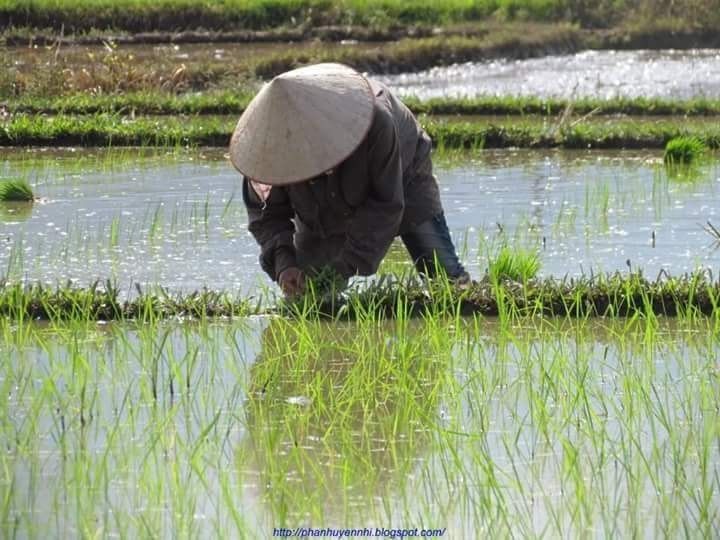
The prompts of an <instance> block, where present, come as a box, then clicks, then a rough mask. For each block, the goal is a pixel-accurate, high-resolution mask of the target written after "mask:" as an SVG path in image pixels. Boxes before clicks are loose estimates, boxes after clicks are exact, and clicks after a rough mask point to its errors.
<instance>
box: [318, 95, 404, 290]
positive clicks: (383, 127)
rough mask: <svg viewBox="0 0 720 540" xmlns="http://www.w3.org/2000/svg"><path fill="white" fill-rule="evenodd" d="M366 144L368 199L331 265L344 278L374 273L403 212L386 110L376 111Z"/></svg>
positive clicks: (395, 144) (395, 142) (394, 138)
mask: <svg viewBox="0 0 720 540" xmlns="http://www.w3.org/2000/svg"><path fill="white" fill-rule="evenodd" d="M367 143H368V164H367V166H368V174H369V177H370V178H369V183H370V185H369V192H368V197H367V200H365V202H364V203H363V204H362V205H361V206H359V207H358V208H357V209H356V210H355V214H354V216H353V219H352V223H351V225H350V228H349V231H348V234H347V239H346V241H345V245H344V246H343V249H342V251H341V253H340V254H339V256H338V257H337V258H336V259H335V260H333V261H332V263H331V266H332V267H333V268H334V269H335V270H336V271H337V272H338V273H339V274H340V275H341V276H342V277H344V278H348V277H350V276H353V275H355V274H360V275H363V276H368V275H371V274H374V273H375V272H376V271H377V269H378V266H379V265H380V262H381V261H382V259H383V257H384V256H385V254H386V253H387V250H388V248H389V247H390V244H391V243H392V241H393V238H395V236H397V234H398V231H399V228H400V222H401V221H402V217H403V211H404V209H405V206H404V204H405V203H404V193H403V175H402V160H401V158H400V141H399V139H398V134H397V129H396V127H395V123H394V122H393V118H392V115H391V113H390V112H389V111H387V110H386V109H384V108H377V109H376V111H375V116H374V119H373V123H372V126H371V127H370V131H369V133H368V138H367Z"/></svg>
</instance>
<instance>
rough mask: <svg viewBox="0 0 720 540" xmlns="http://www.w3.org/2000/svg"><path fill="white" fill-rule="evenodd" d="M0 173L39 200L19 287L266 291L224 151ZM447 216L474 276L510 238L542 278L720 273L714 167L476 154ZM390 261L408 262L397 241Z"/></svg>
mask: <svg viewBox="0 0 720 540" xmlns="http://www.w3.org/2000/svg"><path fill="white" fill-rule="evenodd" d="M4 155H5V157H4V161H3V162H2V164H1V165H0V174H2V175H7V176H18V175H19V176H25V177H28V178H29V180H30V181H31V183H33V184H34V186H35V190H36V192H37V194H38V196H40V197H41V198H42V200H41V201H40V202H38V203H36V204H34V205H33V206H32V207H28V206H17V205H12V206H8V205H3V206H2V207H0V231H1V235H0V238H1V240H0V242H1V243H0V268H2V269H3V273H9V274H10V275H11V276H12V277H14V278H16V279H24V280H28V281H36V280H39V281H43V282H47V283H56V282H58V281H60V282H63V281H66V280H71V281H73V282H76V283H78V284H81V285H87V284H89V283H91V282H93V281H95V280H97V279H100V280H105V279H114V280H116V281H117V282H118V283H119V285H120V288H121V289H123V290H131V289H132V285H133V284H134V283H140V284H143V285H145V284H153V285H155V284H159V285H162V286H164V287H167V288H169V289H171V290H186V291H187V290H194V289H197V288H200V287H210V288H213V289H226V290H233V291H240V292H244V293H247V292H257V291H258V290H259V288H261V287H264V286H267V285H270V282H269V280H268V279H267V278H266V276H265V275H264V274H263V273H262V272H261V271H260V268H259V265H258V263H257V257H258V253H259V249H258V247H257V245H256V244H255V241H254V239H253V238H252V236H251V235H250V233H249V232H248V230H247V214H246V211H245V208H244V205H243V203H242V200H241V196H240V182H239V180H240V177H239V175H238V174H237V173H236V172H235V170H234V169H233V168H232V166H231V165H230V163H229V162H228V161H227V158H226V156H225V155H224V151H223V150H222V149H205V150H200V151H182V150H180V151H172V152H166V151H143V150H135V149H124V150H111V151H108V150H72V149H66V150H54V151H43V150H32V151H23V150H7V151H6V152H5V154H4ZM436 162H437V163H436V173H437V177H438V181H439V183H440V188H441V194H442V199H443V204H444V208H445V212H446V215H447V220H448V223H449V225H450V228H451V231H452V233H453V235H454V238H455V241H456V244H457V246H458V249H459V250H460V252H461V254H462V258H463V261H464V262H465V263H466V265H467V266H468V268H469V269H470V271H471V273H472V274H473V275H475V276H477V277H479V276H481V275H482V273H483V272H484V270H485V268H486V267H487V261H488V257H492V256H493V254H494V253H495V252H496V251H497V250H498V249H499V248H500V247H501V246H502V245H504V244H507V245H510V246H519V247H524V248H526V249H530V250H533V251H536V252H537V253H538V254H539V255H540V258H541V261H542V269H541V273H542V274H543V275H545V276H565V275H580V274H587V273H589V272H615V271H621V272H624V271H627V270H628V267H629V266H630V267H632V268H633V269H643V270H644V271H645V272H646V274H647V275H649V276H652V277H654V276H656V275H657V274H658V273H659V272H660V271H661V270H664V271H666V272H668V273H670V274H675V275H677V274H682V273H685V272H689V271H692V270H694V269H696V268H698V267H710V268H716V267H717V263H718V261H719V260H720V259H719V257H720V251H718V250H717V249H715V247H716V246H714V245H713V238H712V237H711V236H710V235H709V234H708V233H707V232H706V231H705V230H703V226H704V225H705V224H706V222H707V221H710V222H711V223H713V224H714V225H715V226H716V227H717V226H718V225H720V215H719V212H720V210H719V209H720V169H719V168H718V166H717V162H714V161H711V162H710V163H708V164H706V165H703V166H699V167H697V168H696V169H694V170H693V171H691V172H689V173H687V174H685V173H683V174H670V175H669V174H668V171H666V169H665V168H664V167H663V165H662V163H661V160H660V156H659V154H658V153H657V152H589V151H588V152H582V151H580V152H578V151H550V150H549V151H526V150H522V151H520V150H500V151H479V152H475V153H473V154H464V155H461V156H458V157H456V158H452V159H436ZM391 260H393V261H394V262H395V263H400V264H407V265H409V263H410V261H409V258H408V257H407V255H406V254H405V253H404V250H403V248H402V247H401V245H400V244H399V242H398V245H397V246H394V247H393V249H392V256H391Z"/></svg>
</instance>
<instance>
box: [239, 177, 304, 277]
mask: <svg viewBox="0 0 720 540" xmlns="http://www.w3.org/2000/svg"><path fill="white" fill-rule="evenodd" d="M243 201H244V202H245V206H246V208H247V212H248V230H249V231H250V233H251V234H252V235H253V237H254V238H255V240H256V241H257V243H258V244H259V245H260V266H261V267H262V269H263V270H264V271H265V272H266V273H267V274H268V275H269V276H270V278H271V279H273V280H275V281H277V278H278V276H279V275H280V273H281V272H282V271H283V270H285V269H286V268H289V267H291V266H296V265H297V262H296V259H295V247H294V245H293V236H294V234H295V225H294V223H293V222H292V218H293V216H294V214H295V213H294V211H293V209H292V206H291V205H290V198H289V197H288V194H287V191H286V190H285V189H284V188H282V187H279V186H274V187H273V188H272V189H271V190H270V196H269V197H268V199H267V200H266V201H265V203H263V202H262V201H261V200H260V198H259V197H258V196H257V194H256V193H255V190H253V189H252V187H250V182H249V181H248V179H247V178H244V179H243Z"/></svg>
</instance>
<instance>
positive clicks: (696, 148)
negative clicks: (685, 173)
mask: <svg viewBox="0 0 720 540" xmlns="http://www.w3.org/2000/svg"><path fill="white" fill-rule="evenodd" d="M707 149H708V148H707V146H706V144H705V143H704V142H703V141H702V139H700V138H699V137H676V138H674V139H671V140H670V141H668V143H667V145H666V146H665V155H664V158H663V159H664V161H665V163H666V164H667V165H690V164H692V163H696V162H697V161H698V160H699V159H701V158H702V157H703V156H704V155H705V153H706V152H707Z"/></svg>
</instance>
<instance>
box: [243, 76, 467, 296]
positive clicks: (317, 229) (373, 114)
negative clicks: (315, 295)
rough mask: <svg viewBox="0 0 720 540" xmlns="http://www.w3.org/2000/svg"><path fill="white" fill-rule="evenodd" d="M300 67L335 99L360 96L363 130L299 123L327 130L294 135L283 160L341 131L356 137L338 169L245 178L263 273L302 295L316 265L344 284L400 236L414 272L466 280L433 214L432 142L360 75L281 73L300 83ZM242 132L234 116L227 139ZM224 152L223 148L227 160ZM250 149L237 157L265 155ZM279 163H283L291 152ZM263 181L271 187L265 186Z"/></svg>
mask: <svg viewBox="0 0 720 540" xmlns="http://www.w3.org/2000/svg"><path fill="white" fill-rule="evenodd" d="M302 69H306V70H308V72H310V73H311V74H312V76H317V70H318V69H320V70H321V71H320V72H321V73H324V74H325V75H327V76H328V77H329V78H330V81H331V82H330V83H329V85H328V86H329V87H331V90H336V91H338V92H339V93H340V94H350V93H351V92H356V93H358V94H359V93H360V92H363V93H367V94H368V95H369V97H370V99H371V107H366V108H365V109H364V111H363V117H362V120H363V121H364V122H366V123H367V124H368V125H369V127H368V128H367V129H366V130H362V132H361V130H359V129H358V126H356V125H354V124H352V123H350V122H351V121H352V120H354V118H352V117H348V118H343V116H344V114H343V113H342V112H338V113H337V115H338V120H337V122H336V123H333V122H332V120H331V119H328V118H317V119H314V118H308V119H307V123H308V124H309V127H311V126H312V125H313V124H318V123H319V124H323V125H325V126H326V129H325V130H315V131H313V132H312V133H307V134H306V133H304V132H303V133H302V135H301V136H302V137H303V138H304V139H305V140H306V142H305V144H304V145H302V144H301V145H296V144H295V141H294V140H293V142H292V143H291V145H290V152H289V154H293V150H294V152H295V153H296V154H297V152H298V149H297V148H294V147H296V146H299V147H300V148H301V151H302V150H303V149H304V148H303V146H304V147H310V146H312V145H323V144H327V145H330V146H332V144H333V141H332V140H331V137H332V136H333V134H334V133H335V132H339V130H343V129H348V130H354V131H355V133H356V134H355V137H356V139H357V141H356V143H353V145H354V148H353V149H352V151H351V152H350V154H349V155H341V153H340V152H337V153H336V154H337V155H336V156H335V157H336V160H337V164H334V165H333V166H332V167H328V168H324V167H325V165H323V164H319V165H318V166H317V167H320V168H319V169H318V170H316V172H315V174H313V175H312V176H310V177H309V178H299V177H298V179H296V178H290V179H289V180H288V181H284V182H282V181H280V182H279V181H277V180H274V179H270V181H268V179H266V178H263V176H262V174H261V173H262V171H260V174H259V175H255V176H249V175H247V174H245V175H244V176H245V178H244V186H243V194H244V200H245V203H246V205H247V208H248V215H249V226H248V227H249V230H250V231H251V232H252V234H253V235H254V236H255V238H256V239H257V241H258V243H259V244H260V246H261V248H262V253H261V255H260V262H261V265H262V267H263V269H264V270H265V271H266V272H267V273H268V275H270V277H271V278H272V279H276V280H277V281H278V282H279V283H280V285H281V287H282V288H283V290H284V291H285V292H286V293H289V294H293V293H296V292H298V290H299V289H301V288H302V286H301V285H302V283H303V281H304V275H305V274H306V273H310V274H311V275H315V274H317V273H319V272H320V271H322V270H323V269H325V268H330V269H331V270H332V271H334V272H335V273H336V274H338V275H339V277H340V278H342V279H343V280H347V278H349V277H350V276H352V275H356V274H359V275H371V274H373V273H375V272H376V271H377V268H378V266H379V264H380V262H381V260H382V258H383V257H384V256H385V254H386V252H387V249H388V248H389V246H390V243H391V242H392V240H393V238H394V237H395V236H397V235H400V236H401V237H402V239H403V241H404V243H405V245H406V246H407V248H408V251H409V252H410V254H411V256H412V257H413V260H414V261H415V263H416V266H417V268H418V270H419V271H421V272H423V273H425V274H427V275H430V276H432V275H435V273H436V271H437V270H438V269H437V268H435V262H436V261H437V262H439V264H440V265H441V266H442V270H443V271H444V272H446V273H447V275H448V276H449V277H450V278H459V279H467V274H466V273H465V271H464V269H463V268H462V265H461V264H460V262H459V261H458V259H457V255H456V254H455V249H454V247H453V245H452V241H451V239H450V236H449V232H448V230H447V224H446V223H445V219H444V216H443V214H442V205H441V202H440V195H439V190H438V186H437V182H436V180H435V178H434V176H433V175H432V163H431V161H430V149H431V141H430V139H429V137H428V136H427V134H426V133H425V132H424V130H423V129H422V127H421V126H420V125H419V124H418V123H417V121H416V119H415V117H414V116H413V115H412V113H411V112H410V110H409V109H408V108H407V107H406V106H405V105H404V104H402V103H401V102H400V101H399V100H398V99H397V98H396V97H395V96H394V95H393V94H392V93H391V92H390V90H389V89H388V88H387V87H386V86H385V85H383V84H381V83H378V82H376V81H367V80H365V79H364V78H362V80H363V81H364V82H365V86H363V85H361V84H359V80H358V77H361V76H360V75H359V74H357V73H356V72H354V71H352V70H349V68H346V67H344V66H337V65H333V64H330V65H320V66H313V67H311V68H301V70H295V71H294V72H289V73H288V74H286V75H287V76H292V77H293V78H294V79H293V80H296V79H297V78H298V77H299V78H300V79H302V76H301V75H302V74H300V75H299V74H298V72H300V71H302ZM322 70H327V71H326V72H323V71H322ZM310 76H311V75H308V77H310ZM343 76H347V80H346V83H347V88H342V85H343V81H342V77H343ZM281 77H282V76H281ZM273 82H274V81H273ZM316 82H317V81H315V80H314V81H312V83H316ZM271 84H272V83H271ZM325 90H326V88H324V87H323V88H322V91H320V92H318V93H319V94H321V97H323V98H327V93H326V92H325ZM261 94H262V93H261ZM259 96H260V95H259ZM348 97H350V96H348ZM364 97H365V96H359V95H357V96H355V97H354V98H353V99H354V100H355V102H353V101H350V100H348V103H349V104H353V103H355V105H357V103H356V102H358V101H360V100H361V98H364ZM258 99H259V98H257V97H256V100H258ZM254 101H255V100H254ZM259 101H262V98H261V97H260V99H259ZM311 101H312V100H311ZM251 105H252V104H251ZM260 105H262V103H260ZM361 105H363V106H364V104H361ZM313 106H315V108H314V107H313ZM256 108H260V109H262V110H266V111H272V110H273V107H264V108H262V107H256ZM359 108H362V107H359ZM249 109H250V108H249ZM309 109H310V110H316V109H317V113H318V115H322V114H325V113H326V112H325V111H323V110H322V104H321V103H313V102H311V103H309ZM266 114H271V113H266ZM301 114H303V113H300V115H301ZM255 120H256V119H255ZM269 121H270V122H274V121H275V119H273V118H270V120H269ZM286 121H287V122H293V119H292V118H290V119H288V120H286ZM296 127H297V126H290V127H289V128H288V131H289V132H292V131H295V132H297V129H296ZM243 128H244V125H243V117H241V119H240V122H238V128H237V129H236V133H235V134H234V136H233V141H236V140H238V139H240V138H243V137H238V136H237V134H238V130H242V129H243ZM243 139H244V140H247V137H244V138H243ZM257 146H258V147H260V145H257ZM232 150H233V145H232V144H231V156H233V155H234V153H233V151H232ZM250 150H252V151H250V152H248V148H244V151H245V154H247V155H249V156H250V157H251V158H255V161H258V159H257V155H256V154H258V153H260V152H262V151H263V150H264V149H263V148H251V149H250ZM281 155H282V154H281ZM305 157H306V156H301V157H299V159H301V160H302V159H304V158H305ZM285 158H290V159H291V158H292V155H285ZM236 161H237V160H234V161H233V163H234V164H235V165H236V167H237V168H238V170H240V171H241V172H243V173H244V171H243V168H244V166H243V163H238V162H236ZM239 161H243V160H242V159H240V160H239ZM330 162H331V160H330V161H326V163H330ZM269 169H272V167H270V168H269ZM275 169H278V168H277V167H275ZM308 170H311V169H308ZM288 174H289V175H292V172H290V173H288ZM297 174H298V175H300V173H297ZM267 184H271V185H272V186H273V187H272V188H271V189H268V188H267ZM285 278H287V279H285Z"/></svg>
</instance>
